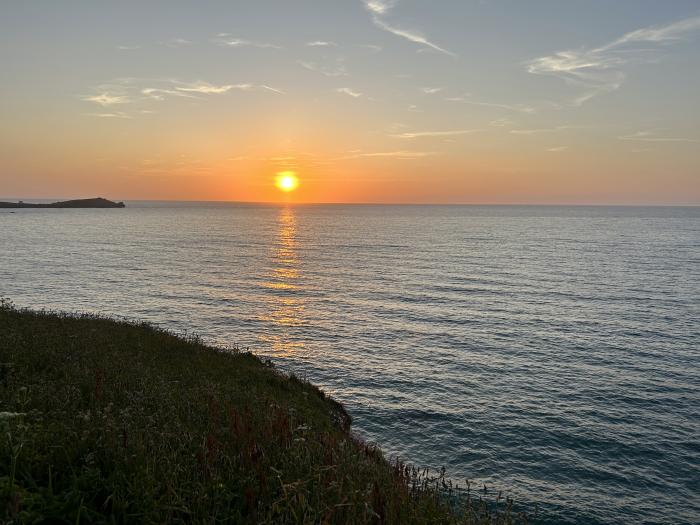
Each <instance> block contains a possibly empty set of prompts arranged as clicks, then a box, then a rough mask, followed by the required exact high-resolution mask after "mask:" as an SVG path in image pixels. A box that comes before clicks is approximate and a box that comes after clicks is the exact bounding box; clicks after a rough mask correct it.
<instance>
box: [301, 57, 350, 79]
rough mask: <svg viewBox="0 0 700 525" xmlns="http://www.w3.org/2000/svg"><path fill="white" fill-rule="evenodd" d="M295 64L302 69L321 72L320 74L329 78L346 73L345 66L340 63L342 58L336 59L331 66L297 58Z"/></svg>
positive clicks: (342, 75) (345, 74)
mask: <svg viewBox="0 0 700 525" xmlns="http://www.w3.org/2000/svg"><path fill="white" fill-rule="evenodd" d="M297 64H299V65H300V66H301V67H303V68H304V69H308V70H309V71H314V72H315V73H321V74H322V75H324V76H326V77H330V78H333V77H344V76H347V74H348V72H347V70H346V69H345V66H344V65H343V64H342V60H338V62H337V64H336V65H335V67H333V68H327V67H323V66H319V65H318V64H316V63H315V62H307V61H304V60H297Z"/></svg>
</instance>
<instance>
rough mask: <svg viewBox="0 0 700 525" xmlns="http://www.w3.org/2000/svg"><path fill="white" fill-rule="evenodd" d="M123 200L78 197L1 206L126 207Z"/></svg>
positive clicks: (0, 203) (3, 204) (9, 203)
mask: <svg viewBox="0 0 700 525" xmlns="http://www.w3.org/2000/svg"><path fill="white" fill-rule="evenodd" d="M125 207H126V205H125V204H124V203H123V202H114V201H110V200H107V199H103V198H102V197H95V198H94V199H76V200H70V201H59V202H50V203H29V202H23V201H19V202H0V208H125Z"/></svg>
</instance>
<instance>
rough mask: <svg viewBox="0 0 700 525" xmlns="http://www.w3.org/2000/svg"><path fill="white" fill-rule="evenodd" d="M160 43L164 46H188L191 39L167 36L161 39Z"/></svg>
mask: <svg viewBox="0 0 700 525" xmlns="http://www.w3.org/2000/svg"><path fill="white" fill-rule="evenodd" d="M160 44H161V45H164V46H166V47H182V46H189V45H190V44H192V41H191V40H187V39H186V38H169V39H168V40H163V41H161V42H160Z"/></svg>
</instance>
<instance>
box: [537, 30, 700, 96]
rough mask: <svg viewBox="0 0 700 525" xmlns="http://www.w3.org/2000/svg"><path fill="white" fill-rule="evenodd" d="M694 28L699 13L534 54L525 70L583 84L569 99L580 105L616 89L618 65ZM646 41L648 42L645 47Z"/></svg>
mask: <svg viewBox="0 0 700 525" xmlns="http://www.w3.org/2000/svg"><path fill="white" fill-rule="evenodd" d="M697 30H700V17H693V18H688V19H685V20H680V21H678V22H675V23H672V24H669V25H666V26H661V27H647V28H642V29H637V30H635V31H630V32H629V33H625V34H624V35H622V36H621V37H620V38H617V39H615V40H613V41H612V42H609V43H607V44H605V45H603V46H600V47H597V48H594V49H583V50H566V51H559V52H556V53H554V54H553V55H548V56H543V57H539V58H536V59H534V60H531V61H530V62H528V63H527V71H528V72H529V73H532V74H535V75H552V76H555V77H559V78H561V79H563V80H564V81H566V82H567V83H569V84H573V85H576V86H579V87H581V88H583V89H584V90H585V91H584V92H583V93H582V94H581V95H579V96H577V97H575V98H574V99H573V100H572V101H571V104H572V105H573V106H581V105H583V104H584V103H585V102H587V101H589V100H591V99H592V98H593V97H595V96H597V95H599V94H601V93H605V92H610V91H615V90H617V89H619V88H620V87H621V86H622V84H623V83H624V81H625V78H626V75H625V73H624V72H623V71H622V68H623V67H624V66H626V65H629V64H634V63H648V62H651V61H652V58H651V57H650V53H653V51H654V50H655V47H654V45H656V46H658V45H663V44H671V43H674V42H678V41H680V40H682V37H683V36H684V35H685V34H687V33H690V32H693V31H697ZM634 44H646V46H644V47H639V46H635V45H634ZM649 44H652V46H651V47H649ZM654 58H655V57H654Z"/></svg>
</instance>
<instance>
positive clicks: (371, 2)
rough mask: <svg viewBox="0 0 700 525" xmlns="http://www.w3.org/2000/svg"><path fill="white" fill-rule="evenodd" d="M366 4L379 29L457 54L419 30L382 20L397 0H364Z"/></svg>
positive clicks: (448, 53)
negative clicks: (397, 25) (404, 27)
mask: <svg viewBox="0 0 700 525" xmlns="http://www.w3.org/2000/svg"><path fill="white" fill-rule="evenodd" d="M364 4H365V8H366V9H367V10H368V11H369V12H370V13H371V15H372V23H373V24H374V25H375V26H377V27H378V28H379V29H382V30H383V31H386V32H388V33H391V34H393V35H396V36H398V37H401V38H404V39H406V40H408V41H410V42H413V43H415V44H420V45H422V46H425V47H428V48H430V49H433V50H434V51H438V52H439V53H443V54H445V55H449V56H451V57H456V56H457V55H456V54H454V53H453V52H452V51H448V50H447V49H445V48H443V47H440V46H439V45H437V44H435V43H434V42H431V41H430V40H428V39H427V38H426V37H425V36H423V35H422V34H421V33H419V32H416V31H412V30H407V29H402V28H400V27H396V26H393V25H391V24H388V23H387V22H385V21H384V20H382V18H381V17H382V16H384V15H386V14H387V13H388V12H389V10H390V9H391V8H392V7H394V5H396V1H391V2H389V1H387V0H364Z"/></svg>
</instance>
